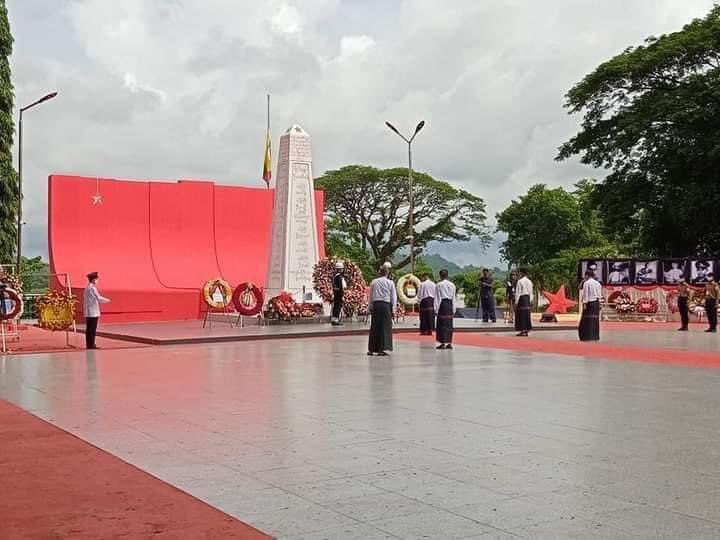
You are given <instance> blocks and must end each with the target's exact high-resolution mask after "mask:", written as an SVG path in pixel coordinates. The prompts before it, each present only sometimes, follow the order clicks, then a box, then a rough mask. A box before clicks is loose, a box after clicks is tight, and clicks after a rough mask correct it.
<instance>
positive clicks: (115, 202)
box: [48, 175, 324, 322]
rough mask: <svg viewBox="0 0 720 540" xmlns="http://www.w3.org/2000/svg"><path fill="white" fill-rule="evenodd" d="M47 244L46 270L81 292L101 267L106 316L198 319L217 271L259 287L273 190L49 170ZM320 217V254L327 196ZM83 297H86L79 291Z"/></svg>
mask: <svg viewBox="0 0 720 540" xmlns="http://www.w3.org/2000/svg"><path fill="white" fill-rule="evenodd" d="M48 191H49V197H48V198H49V204H48V214H49V216H48V237H49V238H48V245H49V252H50V267H51V270H52V272H57V273H69V274H70V276H71V279H72V283H73V288H74V289H77V290H76V292H77V293H79V292H80V290H81V288H82V287H83V286H84V282H85V275H86V274H87V273H88V272H90V271H93V270H97V271H98V272H100V283H99V288H100V290H101V291H102V293H103V294H104V295H105V296H108V297H109V298H111V299H112V302H111V303H110V304H108V305H107V306H103V307H104V309H103V317H104V318H105V320H107V321H115V322H126V321H146V320H178V319H190V318H197V317H198V316H199V315H200V310H201V301H200V288H201V287H202V285H203V283H204V282H205V281H206V280H208V279H210V278H212V277H217V276H221V277H223V278H224V279H226V280H228V281H229V282H230V283H231V284H232V285H237V284H238V283H240V282H242V281H252V282H254V283H257V284H258V285H261V286H262V285H264V284H265V279H266V274H267V266H268V258H269V252H270V232H271V225H272V204H273V203H272V199H273V191H272V190H267V189H261V188H247V187H234V186H217V185H215V184H214V183H212V182H207V181H190V180H187V181H185V180H183V181H180V182H177V183H167V182H141V181H127V180H101V181H100V182H99V192H100V195H101V196H102V204H98V205H93V195H95V192H96V179H95V178H85V177H78V176H62V175H51V176H50V178H49V182H48ZM316 207H317V214H316V218H317V221H318V237H319V245H320V246H321V257H323V256H324V235H323V197H322V193H321V192H316ZM80 297H81V298H82V296H80Z"/></svg>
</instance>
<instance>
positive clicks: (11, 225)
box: [0, 0, 17, 263]
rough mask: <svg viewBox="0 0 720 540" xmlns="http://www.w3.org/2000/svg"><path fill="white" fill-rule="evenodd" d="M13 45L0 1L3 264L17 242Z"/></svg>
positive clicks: (0, 235)
mask: <svg viewBox="0 0 720 540" xmlns="http://www.w3.org/2000/svg"><path fill="white" fill-rule="evenodd" d="M12 46H13V38H12V34H11V33H10V22H9V20H8V14H7V7H6V6H5V0H0V263H4V262H8V261H10V260H11V257H12V255H13V253H15V244H16V241H17V229H16V223H15V220H16V216H17V214H16V212H17V177H16V175H15V169H14V168H13V165H12V145H13V135H14V129H15V128H14V123H13V99H14V96H13V85H12V78H11V73H10V59H9V57H10V55H11V54H12Z"/></svg>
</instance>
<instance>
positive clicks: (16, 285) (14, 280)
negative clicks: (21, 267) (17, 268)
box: [0, 274, 23, 296]
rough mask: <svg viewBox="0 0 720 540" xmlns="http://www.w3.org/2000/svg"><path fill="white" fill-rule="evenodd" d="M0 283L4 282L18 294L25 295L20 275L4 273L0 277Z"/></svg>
mask: <svg viewBox="0 0 720 540" xmlns="http://www.w3.org/2000/svg"><path fill="white" fill-rule="evenodd" d="M0 283H4V284H5V285H7V286H8V288H9V289H12V290H14V291H15V292H16V293H18V296H22V295H23V282H22V280H21V279H20V278H19V277H17V276H15V275H13V274H3V275H2V277H0Z"/></svg>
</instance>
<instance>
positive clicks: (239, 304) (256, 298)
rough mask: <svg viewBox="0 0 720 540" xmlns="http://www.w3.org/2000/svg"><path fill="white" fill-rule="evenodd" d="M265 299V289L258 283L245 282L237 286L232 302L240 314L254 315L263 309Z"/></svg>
mask: <svg viewBox="0 0 720 540" xmlns="http://www.w3.org/2000/svg"><path fill="white" fill-rule="evenodd" d="M264 301H265V298H264V295H263V291H262V289H260V288H259V287H258V286H257V285H253V284H252V283H250V282H249V281H248V282H245V283H241V284H240V285H238V286H237V287H235V291H234V292H233V295H232V303H233V306H235V309H236V310H237V312H238V313H239V314H240V315H244V316H246V317H252V316H253V315H257V314H258V313H260V312H261V311H262V307H263V302H264Z"/></svg>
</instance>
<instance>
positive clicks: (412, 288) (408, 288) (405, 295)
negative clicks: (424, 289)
mask: <svg viewBox="0 0 720 540" xmlns="http://www.w3.org/2000/svg"><path fill="white" fill-rule="evenodd" d="M419 290H420V280H419V279H418V277H417V276H415V275H413V274H405V275H404V276H402V277H401V278H400V279H398V282H397V295H398V298H399V299H400V302H402V303H403V304H405V305H406V306H414V305H416V304H417V303H418V292H419Z"/></svg>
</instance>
